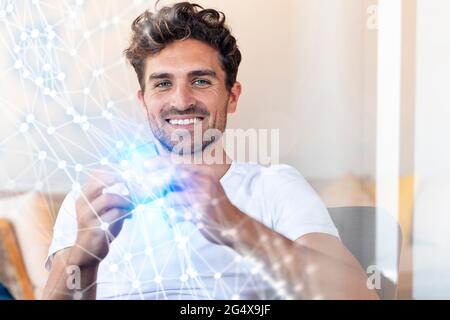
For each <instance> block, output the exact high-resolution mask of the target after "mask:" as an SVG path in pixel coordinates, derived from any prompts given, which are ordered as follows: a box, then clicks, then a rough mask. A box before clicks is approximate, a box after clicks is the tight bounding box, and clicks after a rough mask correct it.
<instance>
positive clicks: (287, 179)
mask: <svg viewBox="0 0 450 320" xmlns="http://www.w3.org/2000/svg"><path fill="white" fill-rule="evenodd" d="M227 178H230V179H232V178H239V180H241V181H242V183H245V182H251V183H252V184H264V185H267V186H268V187H269V188H270V187H275V188H276V187H279V186H281V185H284V184H289V183H292V182H295V183H300V184H305V183H306V184H307V182H306V180H305V179H304V178H303V176H302V175H301V174H300V172H299V171H298V170H297V169H296V168H294V167H293V166H290V165H287V164H276V165H271V166H263V165H260V164H257V163H251V162H234V163H233V164H232V166H231V168H230V174H229V175H228V177H227Z"/></svg>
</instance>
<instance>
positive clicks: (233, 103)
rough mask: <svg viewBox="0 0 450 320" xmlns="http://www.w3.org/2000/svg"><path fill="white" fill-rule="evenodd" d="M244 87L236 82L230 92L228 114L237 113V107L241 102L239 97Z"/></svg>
mask: <svg viewBox="0 0 450 320" xmlns="http://www.w3.org/2000/svg"><path fill="white" fill-rule="evenodd" d="M241 92H242V86H241V84H240V82H238V81H236V82H235V83H234V85H233V87H232V88H231V90H230V97H229V99H228V106H227V112H228V113H235V112H236V107H237V104H238V101H239V97H240V96H241Z"/></svg>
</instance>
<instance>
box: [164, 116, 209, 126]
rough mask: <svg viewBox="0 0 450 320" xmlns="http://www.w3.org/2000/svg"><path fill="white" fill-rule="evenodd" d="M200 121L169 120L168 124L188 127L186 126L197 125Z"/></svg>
mask: <svg viewBox="0 0 450 320" xmlns="http://www.w3.org/2000/svg"><path fill="white" fill-rule="evenodd" d="M200 121H202V120H201V119H200V118H192V119H181V120H177V119H171V120H169V123H170V124H172V125H188V124H193V123H198V122H200Z"/></svg>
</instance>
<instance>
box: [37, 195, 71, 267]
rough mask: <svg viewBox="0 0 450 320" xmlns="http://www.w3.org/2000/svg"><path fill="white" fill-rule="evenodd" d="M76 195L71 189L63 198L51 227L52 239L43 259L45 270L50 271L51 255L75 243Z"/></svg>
mask: <svg viewBox="0 0 450 320" xmlns="http://www.w3.org/2000/svg"><path fill="white" fill-rule="evenodd" d="M77 196H78V193H77V192H74V191H72V192H70V193H69V194H68V195H67V196H66V197H65V198H64V201H63V203H62V204H61V208H60V209H59V212H58V216H57V217H56V222H55V225H54V227H53V239H52V242H51V244H50V247H49V249H48V255H47V259H46V261H45V268H46V269H47V271H50V270H51V268H52V262H53V257H54V255H55V253H56V252H58V251H60V250H62V249H65V248H68V247H71V246H73V245H74V244H75V241H76V237H77V230H78V228H77V219H76V210H75V201H76V198H77Z"/></svg>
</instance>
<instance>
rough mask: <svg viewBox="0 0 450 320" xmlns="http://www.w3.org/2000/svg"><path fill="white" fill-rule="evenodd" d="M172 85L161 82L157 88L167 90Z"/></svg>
mask: <svg viewBox="0 0 450 320" xmlns="http://www.w3.org/2000/svg"><path fill="white" fill-rule="evenodd" d="M170 85H171V83H170V81H161V82H158V83H157V84H155V88H161V89H165V88H168V87H170Z"/></svg>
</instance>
